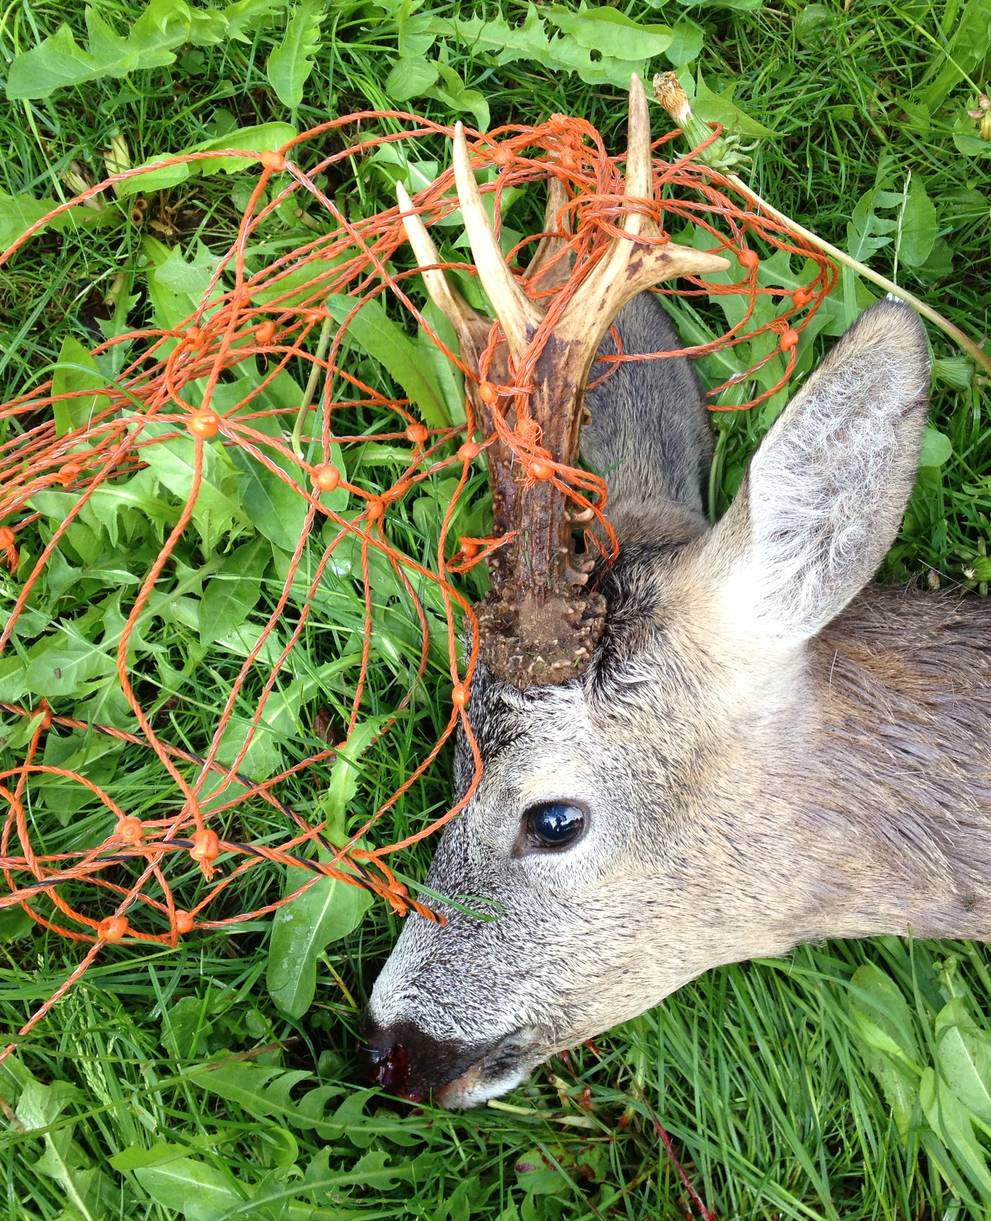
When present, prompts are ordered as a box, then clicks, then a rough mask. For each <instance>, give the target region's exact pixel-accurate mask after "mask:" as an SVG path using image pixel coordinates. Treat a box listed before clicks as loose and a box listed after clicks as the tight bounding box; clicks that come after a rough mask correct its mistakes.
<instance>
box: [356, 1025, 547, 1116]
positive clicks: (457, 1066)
mask: <svg viewBox="0 0 991 1221" xmlns="http://www.w3.org/2000/svg"><path fill="white" fill-rule="evenodd" d="M362 1034H363V1037H364V1042H365V1046H366V1049H367V1055H368V1062H369V1076H370V1078H371V1080H372V1082H373V1084H375V1085H379V1086H381V1087H382V1088H383V1089H384V1090H386V1091H388V1093H390V1094H394V1095H395V1096H396V1097H399V1098H407V1099H409V1100H410V1101H411V1102H425V1101H426V1100H427V1099H428V1098H429V1099H431V1100H432V1101H433V1102H435V1103H439V1104H440V1105H441V1106H444V1107H448V1108H450V1109H452V1110H461V1109H463V1108H464V1107H469V1106H473V1105H475V1104H476V1103H479V1102H483V1101H484V1100H485V1099H486V1098H490V1097H494V1096H495V1095H496V1094H501V1093H502V1092H503V1091H505V1090H507V1089H510V1088H512V1086H513V1085H515V1084H517V1083H518V1082H519V1081H522V1080H523V1078H524V1077H525V1076H526V1075H527V1074H528V1073H529V1071H530V1069H531V1068H532V1067H533V1066H534V1064H536V1063H538V1062H539V1061H540V1060H541V1059H542V1058H543V1055H544V1053H543V1052H541V1051H539V1050H537V1049H536V1046H535V1042H534V1038H533V1033H532V1032H531V1031H529V1030H519V1031H514V1032H512V1033H511V1034H508V1035H505V1036H503V1037H502V1038H500V1039H497V1040H496V1041H495V1042H493V1043H489V1044H485V1043H478V1044H470V1043H466V1042H461V1041H460V1040H457V1039H438V1038H435V1037H434V1036H433V1035H430V1034H428V1033H427V1032H426V1031H424V1030H421V1029H419V1028H418V1027H417V1026H416V1025H414V1024H413V1023H412V1022H405V1021H404V1022H397V1023H395V1024H394V1025H391V1026H379V1025H378V1024H377V1023H376V1022H375V1021H374V1019H372V1018H371V1017H369V1016H367V1015H366V1017H365V1020H364V1022H363V1026H362Z"/></svg>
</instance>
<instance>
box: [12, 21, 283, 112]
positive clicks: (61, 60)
mask: <svg viewBox="0 0 991 1221" xmlns="http://www.w3.org/2000/svg"><path fill="white" fill-rule="evenodd" d="M287 2H288V0H236V2H235V3H233V4H229V5H228V6H227V7H226V8H224V9H221V10H219V11H218V10H209V9H191V8H190V7H189V5H188V4H186V3H185V0H151V2H150V3H149V4H148V5H147V6H146V7H145V8H144V10H143V11H142V13H141V14H140V16H139V17H138V19H137V20H136V21H135V22H134V24H133V25H132V26H131V28H130V29H129V30H127V31H126V32H125V33H119V32H118V31H117V30H115V29H114V28H113V27H112V26H110V25H109V24H108V23H107V22H106V21H105V20H104V19H103V17H102V16H101V14H100V12H99V11H97V9H95V8H90V7H87V8H86V9H85V17H86V30H87V46H86V48H85V49H84V48H82V47H80V46H79V44H78V43H77V42H76V39H75V36H74V35H73V33H72V30H71V29H70V28H69V26H68V25H65V24H63V25H60V26H59V28H58V29H57V30H56V31H55V33H54V34H52V35H50V36H49V37H48V38H45V39H44V40H43V41H42V42H40V43H39V44H38V46H36V47H31V48H30V49H29V50H27V51H24V52H22V53H21V54H20V55H16V56H14V59H13V60H12V61H11V65H10V73H9V76H8V79H7V97H8V98H10V99H12V100H13V99H20V98H34V99H37V98H46V97H49V96H50V95H51V94H52V93H54V92H55V90H56V89H62V88H65V87H66V86H68V85H81V84H83V83H85V82H86V81H93V80H102V79H104V78H106V77H111V78H118V77H122V76H127V75H128V74H130V73H131V72H138V71H141V70H143V69H147V68H161V67H167V66H168V65H170V64H172V63H174V62H175V58H176V56H175V52H176V51H177V50H178V48H180V47H181V46H183V45H184V44H185V43H187V42H189V43H192V44H193V45H195V46H214V45H216V44H217V43H220V42H222V41H223V40H224V39H225V38H238V39H242V40H245V39H247V38H248V37H249V36H250V35H252V34H254V33H255V32H256V31H257V29H258V27H259V26H260V25H261V24H262V23H263V22H264V20H265V19H266V18H267V17H268V16H269V15H270V14H271V13H272V12H274V11H276V10H278V9H283V8H285V7H286V4H287Z"/></svg>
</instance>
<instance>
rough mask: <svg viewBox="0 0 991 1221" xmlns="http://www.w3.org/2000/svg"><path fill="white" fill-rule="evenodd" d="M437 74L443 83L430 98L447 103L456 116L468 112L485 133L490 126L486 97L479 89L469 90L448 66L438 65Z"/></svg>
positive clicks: (431, 93)
mask: <svg viewBox="0 0 991 1221" xmlns="http://www.w3.org/2000/svg"><path fill="white" fill-rule="evenodd" d="M437 73H438V75H439V77H440V80H441V82H442V83H441V84H438V85H437V86H436V88H434V89H431V91H430V96H431V97H434V98H439V99H440V100H441V101H442V102H445V103H446V104H447V106H448V108H449V109H450V110H451V111H452V112H453V113H454V114H463V113H465V112H466V111H467V113H468V114H470V115H471V116H472V118H473V119H474V120H475V126H476V127H477V128H478V129H479V130H480V131H485V130H486V129H487V128H488V126H489V103H488V101H487V99H486V97H485V95H484V94H482V93H479V91H478V90H477V89H469V88H468V87H467V86H466V85H465V83H464V81H463V80H462V79H461V77H460V76H458V74H457V72H455V71H454V69H453V68H452V67H450V66H449V65H448V64H444V63H438V64H437Z"/></svg>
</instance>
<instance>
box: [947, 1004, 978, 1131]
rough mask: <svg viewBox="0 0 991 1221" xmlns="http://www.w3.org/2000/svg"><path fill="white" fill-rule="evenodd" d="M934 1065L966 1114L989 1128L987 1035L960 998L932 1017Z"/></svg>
mask: <svg viewBox="0 0 991 1221" xmlns="http://www.w3.org/2000/svg"><path fill="white" fill-rule="evenodd" d="M936 1064H937V1067H938V1069H939V1073H940V1076H941V1077H942V1078H943V1080H944V1081H945V1082H946V1084H947V1085H948V1086H949V1087H950V1089H951V1090H952V1091H953V1093H954V1094H955V1095H956V1096H957V1098H959V1099H960V1101H961V1102H962V1103H963V1104H964V1106H965V1107H966V1108H967V1109H968V1111H970V1112H971V1114H973V1115H976V1116H977V1118H978V1119H980V1120H981V1121H982V1122H983V1123H986V1124H991V1035H989V1033H988V1031H987V1029H986V1028H984V1029H981V1028H980V1027H978V1026H977V1025H976V1024H975V1023H974V1021H973V1020H972V1018H971V1017H970V1014H969V1013H968V1012H967V1005H966V1002H965V1001H964V999H963V998H962V997H959V996H955V997H954V998H953V999H952V1000H951V1001H950V1002H949V1003H948V1004H947V1005H946V1006H944V1008H943V1009H941V1010H940V1012H939V1014H938V1015H937V1017H936Z"/></svg>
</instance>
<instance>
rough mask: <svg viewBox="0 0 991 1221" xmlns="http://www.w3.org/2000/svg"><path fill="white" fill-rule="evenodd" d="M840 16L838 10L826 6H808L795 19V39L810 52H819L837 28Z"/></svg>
mask: <svg viewBox="0 0 991 1221" xmlns="http://www.w3.org/2000/svg"><path fill="white" fill-rule="evenodd" d="M839 16H840V14H839V12H838V11H837V10H835V9H831V8H828V7H827V6H826V5H825V4H807V5H806V6H805V8H803V9H802V11H801V12H800V13H799V14H798V16H797V17H796V18H795V37H796V38H797V39H798V41H799V43H800V45H801V46H803V47H805V48H807V49H808V50H810V51H811V50H818V49H820V48H821V47H822V45H823V40H824V38H825V37H826V36H827V35H828V34H831V33H832V32H833V30H834V29H835V28H836V24H837V21H838V19H839Z"/></svg>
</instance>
